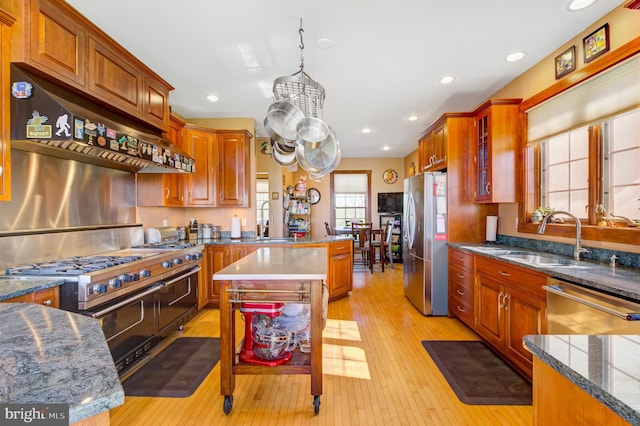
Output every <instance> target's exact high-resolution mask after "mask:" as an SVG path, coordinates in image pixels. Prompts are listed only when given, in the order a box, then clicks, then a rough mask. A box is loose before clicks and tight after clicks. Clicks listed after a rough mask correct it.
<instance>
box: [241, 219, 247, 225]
mask: <svg viewBox="0 0 640 426" xmlns="http://www.w3.org/2000/svg"><path fill="white" fill-rule="evenodd" d="M242 226H247V218H246V217H243V218H242Z"/></svg>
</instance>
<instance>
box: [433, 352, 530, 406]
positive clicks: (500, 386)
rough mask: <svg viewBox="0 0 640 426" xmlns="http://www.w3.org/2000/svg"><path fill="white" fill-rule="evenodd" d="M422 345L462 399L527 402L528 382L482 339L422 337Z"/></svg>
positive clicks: (475, 402)
mask: <svg viewBox="0 0 640 426" xmlns="http://www.w3.org/2000/svg"><path fill="white" fill-rule="evenodd" d="M422 345H423V346H424V348H425V349H426V350H427V352H428V353H429V355H431V358H433V361H434V362H435V363H436V365H437V366H438V368H439V369H440V371H441V372H442V375H443V376H444V377H445V379H447V382H449V385H450V386H451V388H452V389H453V391H454V392H455V393H456V395H457V396H458V398H459V399H460V401H462V402H463V403H465V404H469V405H531V401H532V393H531V383H529V382H528V381H527V380H526V379H525V378H524V377H523V376H522V375H520V373H518V372H517V371H515V370H514V369H513V368H512V367H511V366H510V365H509V364H507V363H506V362H504V361H503V360H502V359H500V358H499V357H498V356H497V355H496V354H494V353H493V352H492V351H491V349H489V347H488V346H487V345H486V344H485V343H484V342H480V341H453V340H424V341H422Z"/></svg>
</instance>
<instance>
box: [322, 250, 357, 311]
mask: <svg viewBox="0 0 640 426" xmlns="http://www.w3.org/2000/svg"><path fill="white" fill-rule="evenodd" d="M327 256H328V260H327V262H328V270H327V289H328V290H329V300H335V299H338V298H340V297H344V296H348V295H349V294H350V293H351V291H352V290H353V242H352V240H346V241H336V242H331V243H328V244H327Z"/></svg>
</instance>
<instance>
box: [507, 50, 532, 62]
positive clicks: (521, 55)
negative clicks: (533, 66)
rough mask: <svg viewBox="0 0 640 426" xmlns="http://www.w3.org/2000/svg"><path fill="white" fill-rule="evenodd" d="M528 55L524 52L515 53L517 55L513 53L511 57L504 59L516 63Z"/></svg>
mask: <svg viewBox="0 0 640 426" xmlns="http://www.w3.org/2000/svg"><path fill="white" fill-rule="evenodd" d="M526 55H527V54H526V53H524V52H515V53H512V54H510V55H507V57H506V58H504V59H505V61H507V62H516V61H519V60H520V59H522V58H524V57H525V56H526Z"/></svg>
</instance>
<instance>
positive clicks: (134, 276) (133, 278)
mask: <svg viewBox="0 0 640 426" xmlns="http://www.w3.org/2000/svg"><path fill="white" fill-rule="evenodd" d="M139 280H140V274H138V273H136V272H134V273H132V274H131V281H139Z"/></svg>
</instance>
